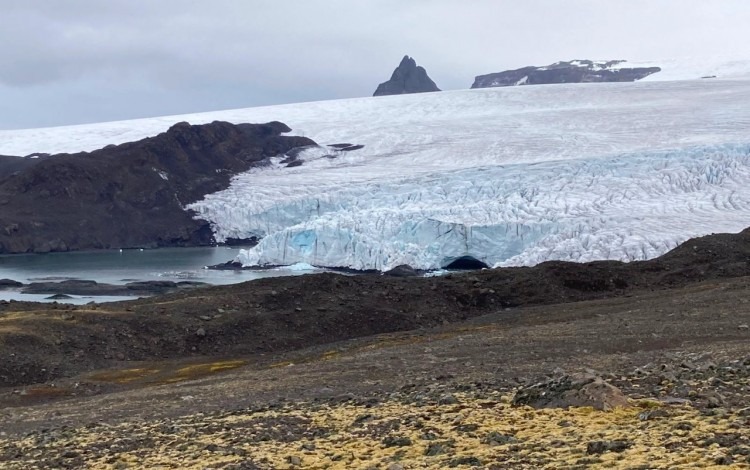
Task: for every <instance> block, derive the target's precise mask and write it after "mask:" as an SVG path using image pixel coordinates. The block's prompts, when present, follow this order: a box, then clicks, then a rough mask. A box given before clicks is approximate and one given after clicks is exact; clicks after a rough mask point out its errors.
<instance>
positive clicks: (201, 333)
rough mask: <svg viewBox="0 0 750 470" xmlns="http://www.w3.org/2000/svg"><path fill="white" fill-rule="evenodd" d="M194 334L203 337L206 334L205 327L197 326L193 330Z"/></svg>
mask: <svg viewBox="0 0 750 470" xmlns="http://www.w3.org/2000/svg"><path fill="white" fill-rule="evenodd" d="M195 336H197V337H199V338H203V337H205V336H206V329H205V328H198V329H197V330H196V331H195Z"/></svg>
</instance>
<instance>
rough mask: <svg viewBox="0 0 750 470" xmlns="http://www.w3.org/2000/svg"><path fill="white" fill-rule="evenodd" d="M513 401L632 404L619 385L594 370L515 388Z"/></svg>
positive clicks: (533, 404) (546, 405)
mask: <svg viewBox="0 0 750 470" xmlns="http://www.w3.org/2000/svg"><path fill="white" fill-rule="evenodd" d="M513 405H515V406H523V405H526V406H530V407H532V408H568V407H571V406H576V407H578V406H590V407H592V408H594V409H597V410H602V411H608V410H611V409H614V408H623V407H629V406H630V403H629V402H628V397H626V396H625V395H624V394H623V393H622V392H621V391H620V389H618V388H617V387H615V386H613V385H610V384H608V383H607V382H605V381H604V380H602V379H601V378H600V377H597V376H594V375H591V374H580V375H563V376H562V377H559V378H556V379H551V380H548V381H545V382H541V383H537V384H534V385H531V386H529V387H524V388H522V389H520V390H518V391H517V392H516V395H515V397H513Z"/></svg>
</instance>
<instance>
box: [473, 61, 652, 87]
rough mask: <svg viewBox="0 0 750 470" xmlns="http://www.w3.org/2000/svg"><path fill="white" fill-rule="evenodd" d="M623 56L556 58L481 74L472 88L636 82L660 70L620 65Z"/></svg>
mask: <svg viewBox="0 0 750 470" xmlns="http://www.w3.org/2000/svg"><path fill="white" fill-rule="evenodd" d="M622 62H624V61H622V60H611V61H608V62H593V61H590V60H574V61H570V62H557V63H555V64H552V65H547V66H543V67H534V66H531V67H523V68H520V69H516V70H506V71H504V72H498V73H490V74H487V75H479V76H478V77H476V78H475V79H474V84H472V85H471V87H472V88H490V87H502V86H516V85H545V84H553V83H594V82H634V81H636V80H640V79H642V78H644V77H647V76H649V75H651V74H654V73H657V72H660V71H661V68H659V67H638V68H620V67H616V66H617V65H618V64H621V63H622Z"/></svg>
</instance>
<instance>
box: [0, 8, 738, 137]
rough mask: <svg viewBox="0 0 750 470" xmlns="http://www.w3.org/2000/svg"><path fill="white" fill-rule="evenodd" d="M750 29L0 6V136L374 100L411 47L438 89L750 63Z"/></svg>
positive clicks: (635, 20) (592, 18)
mask: <svg viewBox="0 0 750 470" xmlns="http://www.w3.org/2000/svg"><path fill="white" fill-rule="evenodd" d="M748 24H750V1H748V0H711V1H707V0H356V1H355V0H297V1H293V0H291V1H286V2H279V1H275V0H211V1H206V0H200V1H198V0H158V1H154V0H106V1H101V0H65V1H60V0H0V64H2V65H1V66H0V129H20V128H30V127H45V126H58V125H69V124H80V123H89V122H100V121H112V120H122V119H131V118H138V117H151V116H161V115H171V114H182V113H192V112H201V111H214V110H220V109H232V108H245V107H250V106H262V105H270V104H281V103H293V102H300V101H317V100H326V99H336V98H351V97H359V96H370V95H372V93H373V92H374V90H375V88H376V87H377V85H378V84H379V83H380V82H383V81H385V80H387V79H388V78H389V77H390V75H391V73H392V72H393V69H394V68H395V67H396V66H397V65H398V63H399V61H400V60H401V58H402V57H403V56H404V55H407V54H408V55H410V56H412V57H414V58H415V59H416V61H417V63H418V64H419V65H422V66H423V67H425V68H426V69H427V72H428V74H429V75H430V77H431V78H432V79H433V80H434V81H435V82H436V83H437V85H438V86H439V87H440V88H442V89H444V90H452V89H463V88H469V87H470V86H471V83H472V82H473V80H474V77H475V76H476V75H481V74H486V73H492V72H499V71H502V70H507V69H512V68H518V67H522V66H526V65H545V64H549V63H553V62H556V61H559V60H571V59H630V60H636V61H637V60H651V59H664V58H674V57H686V56H691V57H705V56H714V55H725V56H733V57H734V56H742V54H745V55H746V56H750V28H748V27H747V25H748ZM745 58H750V57H745Z"/></svg>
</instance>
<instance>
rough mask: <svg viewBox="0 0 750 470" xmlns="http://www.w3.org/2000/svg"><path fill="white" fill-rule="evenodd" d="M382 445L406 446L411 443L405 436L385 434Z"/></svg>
mask: <svg viewBox="0 0 750 470" xmlns="http://www.w3.org/2000/svg"><path fill="white" fill-rule="evenodd" d="M383 445H384V446H386V447H408V446H410V445H411V439H409V438H408V437H406V436H386V437H384V438H383Z"/></svg>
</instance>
